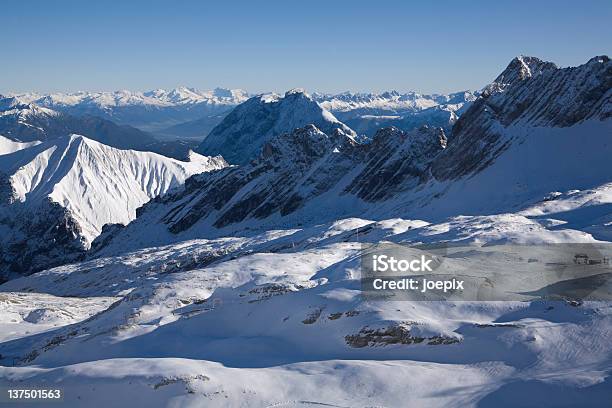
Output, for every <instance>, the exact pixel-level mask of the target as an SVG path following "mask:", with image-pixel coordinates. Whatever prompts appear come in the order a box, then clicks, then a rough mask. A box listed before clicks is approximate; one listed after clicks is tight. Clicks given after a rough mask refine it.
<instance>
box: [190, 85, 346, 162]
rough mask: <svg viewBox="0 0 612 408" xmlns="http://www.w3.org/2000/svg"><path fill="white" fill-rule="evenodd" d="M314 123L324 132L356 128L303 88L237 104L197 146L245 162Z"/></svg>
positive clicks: (205, 152) (213, 153)
mask: <svg viewBox="0 0 612 408" xmlns="http://www.w3.org/2000/svg"><path fill="white" fill-rule="evenodd" d="M307 124H313V125H315V126H316V127H317V128H318V129H320V130H321V131H322V132H324V133H328V134H331V133H333V131H334V130H335V129H340V130H342V131H343V132H344V133H345V134H347V135H350V136H352V137H354V136H355V134H354V132H353V131H352V130H351V129H350V128H348V127H347V126H346V125H344V124H343V123H342V122H340V121H338V119H336V118H335V117H334V115H332V114H331V113H329V112H328V111H326V110H325V109H323V108H321V106H319V104H318V103H317V102H315V101H314V100H313V99H312V98H311V97H310V96H309V95H307V94H306V93H304V92H303V91H302V90H293V91H289V92H287V93H286V94H285V96H284V97H280V96H278V95H263V96H256V97H253V98H251V99H249V100H247V101H246V102H244V103H242V104H240V105H238V106H237V107H236V108H235V109H234V110H233V111H232V112H231V113H230V114H229V115H227V116H226V117H225V119H223V121H222V122H221V123H220V124H219V125H218V126H216V127H215V128H214V129H213V130H212V131H211V132H210V134H209V135H208V136H207V137H206V139H204V141H203V142H202V144H201V145H200V146H199V147H198V149H197V152H199V153H202V154H205V155H218V154H220V155H222V156H223V157H224V158H225V159H226V160H227V161H228V162H229V163H231V164H245V163H248V162H249V161H250V160H252V159H255V158H257V156H258V155H259V153H260V152H261V149H262V147H263V146H264V145H265V144H266V143H267V142H268V141H270V140H271V139H272V138H274V137H275V136H278V135H281V134H283V133H287V132H291V131H292V130H293V129H296V128H299V127H303V126H306V125H307Z"/></svg>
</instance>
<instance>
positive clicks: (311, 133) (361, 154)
mask: <svg viewBox="0 0 612 408" xmlns="http://www.w3.org/2000/svg"><path fill="white" fill-rule="evenodd" d="M445 144H446V137H445V135H444V132H443V131H442V129H440V128H431V127H423V128H421V129H419V130H417V131H414V132H403V131H401V130H399V129H396V128H389V129H383V130H381V131H380V132H379V134H378V135H377V137H376V139H375V140H374V142H373V143H372V144H367V145H360V144H358V143H356V142H355V141H354V140H353V138H352V135H350V134H346V133H345V132H344V131H342V130H341V129H335V130H333V132H332V133H331V134H327V133H324V132H322V131H321V130H319V129H318V128H317V127H316V126H314V125H308V126H305V127H303V128H299V129H295V130H294V131H293V132H291V133H285V134H283V135H280V136H276V137H274V138H273V139H271V140H270V141H269V142H268V143H266V144H265V145H264V146H263V147H262V152H261V154H260V156H259V158H257V159H256V160H253V161H252V162H251V163H249V164H246V165H244V166H239V167H230V168H227V169H223V170H221V171H218V172H212V173H207V174H201V175H196V176H194V177H191V178H189V179H188V180H187V181H186V184H185V189H184V191H181V192H178V193H176V194H172V195H168V196H167V197H164V198H162V199H159V200H155V201H154V202H152V203H150V205H146V206H144V207H143V208H141V209H140V211H139V216H140V215H143V217H144V218H147V219H148V217H151V219H150V220H149V221H146V223H147V224H151V223H153V224H159V223H163V224H165V225H166V226H167V228H168V230H169V231H170V232H172V233H175V234H178V233H181V232H183V231H186V230H188V229H190V228H191V227H193V226H194V225H195V224H197V223H204V225H207V226H212V227H216V228H223V227H226V226H229V225H232V224H236V223H241V222H247V221H249V220H253V221H255V220H264V219H267V218H269V217H272V216H275V215H276V216H280V217H284V216H287V215H289V214H293V213H295V212H297V211H298V210H301V209H305V207H306V206H308V205H310V203H312V202H313V200H314V199H316V198H318V197H321V196H323V195H325V200H326V201H327V200H330V201H331V202H334V201H335V200H337V199H339V198H340V197H343V196H344V197H355V196H356V197H359V198H361V199H363V200H365V201H368V202H374V201H379V200H382V199H385V198H388V197H391V196H393V194H395V193H396V192H398V191H405V190H409V189H411V188H413V187H414V186H415V185H418V184H419V183H422V182H424V181H426V180H428V179H429V168H428V166H429V163H430V162H431V161H432V160H433V159H434V158H435V157H436V155H437V154H438V153H439V152H440V151H441V150H443V149H444V146H445ZM120 232H121V229H118V230H114V231H112V234H118V233H120ZM103 239H104V240H108V239H109V237H108V235H105V236H104V237H103V238H100V240H98V242H101V240H103ZM96 247H98V246H97V244H96Z"/></svg>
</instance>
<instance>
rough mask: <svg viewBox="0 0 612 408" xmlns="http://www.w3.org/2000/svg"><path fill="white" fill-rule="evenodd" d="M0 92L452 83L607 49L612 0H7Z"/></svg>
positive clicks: (572, 60)
mask: <svg viewBox="0 0 612 408" xmlns="http://www.w3.org/2000/svg"><path fill="white" fill-rule="evenodd" d="M0 27H1V29H0V33H1V37H0V49H1V50H2V59H1V60H0V92H9V91H15V92H22V91H40V92H49V91H77V90H115V89H130V90H146V89H152V88H170V87H175V86H179V85H185V86H191V87H196V88H201V89H209V88H214V87H217V86H220V87H228V88H244V89H246V90H248V91H249V92H262V91H283V90H286V89H289V88H293V87H304V88H306V89H307V90H309V91H328V92H338V91H344V90H352V91H381V90H391V89H396V90H399V91H408V90H416V91H420V92H448V91H456V90H462V89H478V88H480V87H482V86H483V85H485V84H486V83H488V82H490V81H491V80H492V79H493V78H495V76H496V75H497V74H498V73H499V72H500V71H501V70H502V69H503V68H504V67H505V66H506V65H507V64H508V62H509V61H510V60H511V59H512V58H513V57H514V56H516V55H519V54H525V55H534V56H538V57H540V58H543V59H546V60H550V61H554V62H556V63H557V64H558V65H561V66H569V65H579V64H581V63H583V62H586V60H588V59H589V58H590V57H592V56H595V55H601V54H607V55H610V54H612V1H611V0H602V1H584V0H583V1H563V0H555V1H548V0H546V1H545V0H531V1H509V0H508V1H496V0H488V1H469V0H465V1H442V0H439V1H408V0H405V1H384V0H370V1H358V0H352V1H341V0H335V1H334V0H327V1H318V0H304V1H297V0H296V1H291V0H285V1H263V0H262V1H256V0H252V1H244V2H238V1H232V0H225V1H167V2H161V1H127V0H125V1H116V2H112V1H103V0H92V1H88V0H81V1H62V0H59V1H56V0H54V1H50V0H45V1H26V0H24V1H7V2H2V4H1V5H0Z"/></svg>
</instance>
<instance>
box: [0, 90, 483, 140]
mask: <svg viewBox="0 0 612 408" xmlns="http://www.w3.org/2000/svg"><path fill="white" fill-rule="evenodd" d="M273 95H274V94H269V95H268V97H270V98H273V97H274V96H273ZM476 95H477V93H475V92H470V91H465V92H457V93H453V94H449V95H441V94H440V95H439V94H432V95H424V94H419V93H416V92H408V93H399V92H396V91H390V92H383V93H380V94H373V93H351V92H345V93H341V94H322V93H314V94H312V99H313V100H314V101H316V102H318V103H319V104H320V105H321V106H322V107H323V108H324V109H325V110H327V111H329V112H332V113H333V114H334V115H335V116H336V117H337V118H338V119H339V120H341V121H343V122H345V123H346V124H347V126H349V127H351V128H352V129H354V130H355V131H356V132H357V134H358V135H361V136H367V137H372V136H373V135H374V133H376V130H378V129H379V128H381V127H385V126H396V127H398V128H400V129H403V130H412V129H414V128H417V127H419V126H421V125H423V124H430V125H435V126H440V127H443V128H444V129H445V130H446V131H447V132H448V131H449V130H450V128H451V127H452V125H453V124H454V122H455V121H456V120H457V117H458V116H459V115H460V114H461V112H463V111H464V110H465V109H466V108H467V106H468V105H469V103H470V102H472V101H473V100H474V99H475V98H476ZM8 96H9V97H12V98H14V100H15V101H17V103H20V104H24V105H25V104H34V105H36V106H39V107H41V108H48V109H52V110H54V111H57V112H62V113H66V114H69V115H72V116H96V117H98V118H101V119H105V120H109V121H113V122H115V123H117V124H121V125H130V126H133V127H136V128H138V129H140V130H143V131H146V132H149V133H151V134H153V135H155V136H156V137H157V138H158V139H162V140H170V139H187V140H197V141H198V142H201V141H202V140H203V139H204V138H205V137H206V136H207V135H208V134H209V133H210V132H211V131H212V130H213V129H214V127H215V126H217V125H218V124H219V123H221V121H222V120H223V118H224V117H225V116H227V115H228V114H229V113H230V112H231V110H232V109H233V108H234V107H236V106H237V105H239V104H241V103H242V102H245V101H246V100H247V99H248V98H249V94H248V93H247V92H245V91H243V90H229V89H221V88H217V89H214V90H211V91H201V90H197V89H194V88H186V87H179V88H175V89H172V90H163V89H158V90H153V91H148V92H130V91H115V92H77V93H54V94H46V95H45V94H38V93H22V94H11V95H8ZM5 133H6V132H5Z"/></svg>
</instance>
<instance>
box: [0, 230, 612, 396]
mask: <svg viewBox="0 0 612 408" xmlns="http://www.w3.org/2000/svg"><path fill="white" fill-rule="evenodd" d="M458 224H460V223H459V222H458ZM462 225H464V226H468V224H467V223H462ZM434 227H435V226H433V225H428V224H427V223H424V222H420V221H418V220H400V219H391V220H384V221H382V222H376V223H374V222H372V221H370V220H364V219H346V220H338V221H337V222H334V223H329V224H323V225H318V226H315V227H309V228H301V229H293V230H277V231H268V232H266V233H263V234H252V235H244V236H234V237H227V238H219V239H215V240H204V239H199V240H192V241H184V242H180V243H177V244H174V245H170V246H166V247H157V248H149V249H146V250H138V251H133V252H124V253H122V254H121V255H118V256H111V257H104V258H99V259H95V260H90V261H87V262H82V263H77V264H73V265H66V266H62V267H58V268H55V269H52V270H48V271H44V272H41V273H38V274H34V275H31V276H28V277H25V278H21V279H16V280H13V281H10V282H8V283H5V284H4V285H2V286H0V292H3V293H1V295H3V296H5V297H8V298H9V299H10V298H16V299H19V300H20V301H21V302H23V301H24V300H26V299H29V300H30V301H31V302H32V303H35V304H36V308H37V309H39V311H38V312H36V313H34V316H32V318H28V321H27V322H26V323H24V322H23V317H18V318H16V319H15V321H14V322H13V323H10V322H7V323H6V327H7V328H8V330H11V332H12V333H15V335H13V336H11V337H10V339H7V340H5V341H3V342H1V343H0V354H2V356H3V359H2V360H0V366H1V367H0V378H2V379H3V380H4V381H5V382H6V383H8V384H15V383H18V382H21V383H35V384H40V383H43V382H52V383H54V384H58V385H61V386H62V387H63V388H64V389H65V393H66V397H65V398H66V401H67V402H68V403H69V404H72V405H75V406H77V404H78V401H79V400H80V401H86V402H87V403H88V404H89V405H91V406H96V407H97V406H105V405H108V404H110V405H117V404H119V405H121V403H122V402H125V399H126V398H128V395H134V397H133V398H132V400H133V401H138V402H137V403H143V404H145V403H146V404H148V405H149V406H160V407H161V406H175V405H180V406H192V405H193V406H201V405H206V406H228V405H229V406H261V407H266V406H275V405H277V406H309V405H312V406H317V405H321V404H323V405H332V406H362V405H364V406H381V405H382V406H404V405H405V404H407V403H409V404H411V405H417V406H433V407H438V406H440V407H442V406H453V407H465V406H469V407H472V406H498V405H499V404H502V406H503V404H504V401H507V399H506V398H508V397H507V393H508V392H512V390H516V389H518V390H529V393H530V395H529V397H530V398H529V399H528V400H526V401H531V402H533V403H535V404H534V405H533V406H542V404H543V403H544V406H546V403H547V404H549V405H550V404H551V403H552V402H554V404H552V405H556V402H565V403H570V404H571V405H581V406H598V405H601V404H603V403H605V401H606V400H607V395H609V392H610V380H609V378H610V377H609V375H610V363H611V362H612V355H611V354H610V350H609V347H608V345H607V343H608V339H609V337H610V335H611V334H612V332H611V331H612V308H611V307H610V303H609V302H583V303H581V304H578V303H576V304H570V303H568V302H564V301H539V300H534V299H529V297H526V299H525V301H506V302H465V301H445V302H436V301H425V302H423V301H417V302H407V301H391V300H386V301H385V300H382V301H372V300H368V299H365V298H364V297H363V296H362V295H361V292H360V283H359V277H360V272H359V258H358V257H359V255H360V253H361V251H362V250H363V248H364V247H363V244H364V243H367V242H379V241H381V240H387V241H392V242H402V241H404V240H406V239H407V236H406V233H415V234H417V235H423V236H425V235H428V234H429V232H430V231H432V230H433V229H434ZM442 227H443V226H440V228H442ZM448 229H449V230H453V229H455V227H453V226H450V227H449V228H448ZM470 230H471V231H472V233H473V234H475V235H478V228H474V226H473V225H472V226H470ZM359 231H361V232H359ZM419 231H420V232H419ZM481 231H482V232H486V230H485V229H481ZM499 232H500V234H503V233H504V230H502V229H500V230H499ZM459 235H460V234H457V236H459ZM611 249H612V248H609V246H608V249H607V251H608V252H610V250H611ZM453 251H454V252H452V253H449V254H447V258H446V260H445V262H444V263H443V265H444V266H445V267H446V268H448V270H452V271H453V273H459V274H461V273H465V274H469V275H471V276H479V275H480V274H484V276H486V275H487V274H489V273H490V272H491V271H492V270H499V271H506V274H507V271H509V270H512V271H513V273H512V274H507V278H508V281H507V283H506V284H508V285H510V286H508V287H509V288H515V289H514V290H517V289H521V290H527V289H532V288H533V289H535V288H539V287H541V286H542V285H546V284H547V281H546V279H544V280H542V279H541V278H540V277H541V276H543V275H542V272H543V271H544V270H545V269H546V265H547V262H551V261H553V260H554V259H555V258H552V259H551V258H550V256H551V255H550V247H548V246H543V247H537V246H529V247H507V246H473V245H468V246H457V247H454V248H453ZM524 251H527V252H524ZM534 259H536V260H537V261H535V262H534ZM595 269H597V270H595ZM595 269H594V270H593V272H592V273H597V272H598V271H600V269H598V267H595ZM26 291H31V292H34V293H24V292H26ZM37 292H38V293H40V292H42V293H46V295H44V296H42V295H39V294H36V293H37ZM59 299H65V300H64V304H63V305H57V304H55V305H54V306H53V307H54V308H56V309H59V310H60V311H58V312H56V315H61V314H63V313H62V311H66V312H69V311H70V310H71V308H72V307H74V306H73V305H74V302H78V299H81V302H82V303H83V305H84V308H85V307H87V308H88V309H89V310H92V309H95V308H96V307H98V308H99V309H101V310H102V311H101V312H100V313H98V314H96V315H94V316H92V317H90V318H89V319H87V320H79V317H76V316H75V320H76V321H75V320H69V319H65V321H64V325H60V326H58V327H56V328H55V329H54V330H49V326H48V324H47V322H46V321H45V320H44V319H43V321H39V319H37V318H35V317H37V316H50V315H52V313H51V311H48V309H51V304H50V302H51V301H55V302H57V300H59ZM109 299H118V300H117V301H116V302H114V303H113V304H112V306H109V305H108V301H109ZM105 302H106V303H105ZM95 304H97V305H98V306H94V305H95ZM0 305H1V304H0ZM85 305H87V306H85ZM3 312H4V313H3V314H5V315H6V314H8V313H12V314H15V313H19V314H20V316H23V315H26V313H27V314H28V316H29V315H30V314H32V312H28V311H26V310H23V306H21V305H20V304H18V305H10V304H9V306H8V307H7V306H5V309H4V311H3ZM81 319H82V318H81ZM54 321H55V322H56V323H57V322H58V321H61V320H60V319H59V318H56V319H55V320H54ZM26 327H28V328H30V329H31V330H32V331H33V332H34V333H37V334H34V335H26V334H24V335H21V336H19V333H20V331H22V330H24V329H25V328H26ZM21 333H22V332H21ZM442 380H443V381H442ZM127 384H129V387H128V386H127ZM458 388H460V389H461V390H458ZM94 389H95V391H94ZM553 390H554V391H555V394H556V396H554V397H551V396H550V393H551V391H553ZM557 394H558V395H557ZM513 398H514V401H525V400H523V399H521V397H513ZM516 398H519V399H518V400H517V399H516ZM557 398H558V399H557ZM555 401H556V402H555ZM134 403H136V402H134ZM522 405H524V404H522ZM527 406H529V405H527Z"/></svg>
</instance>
